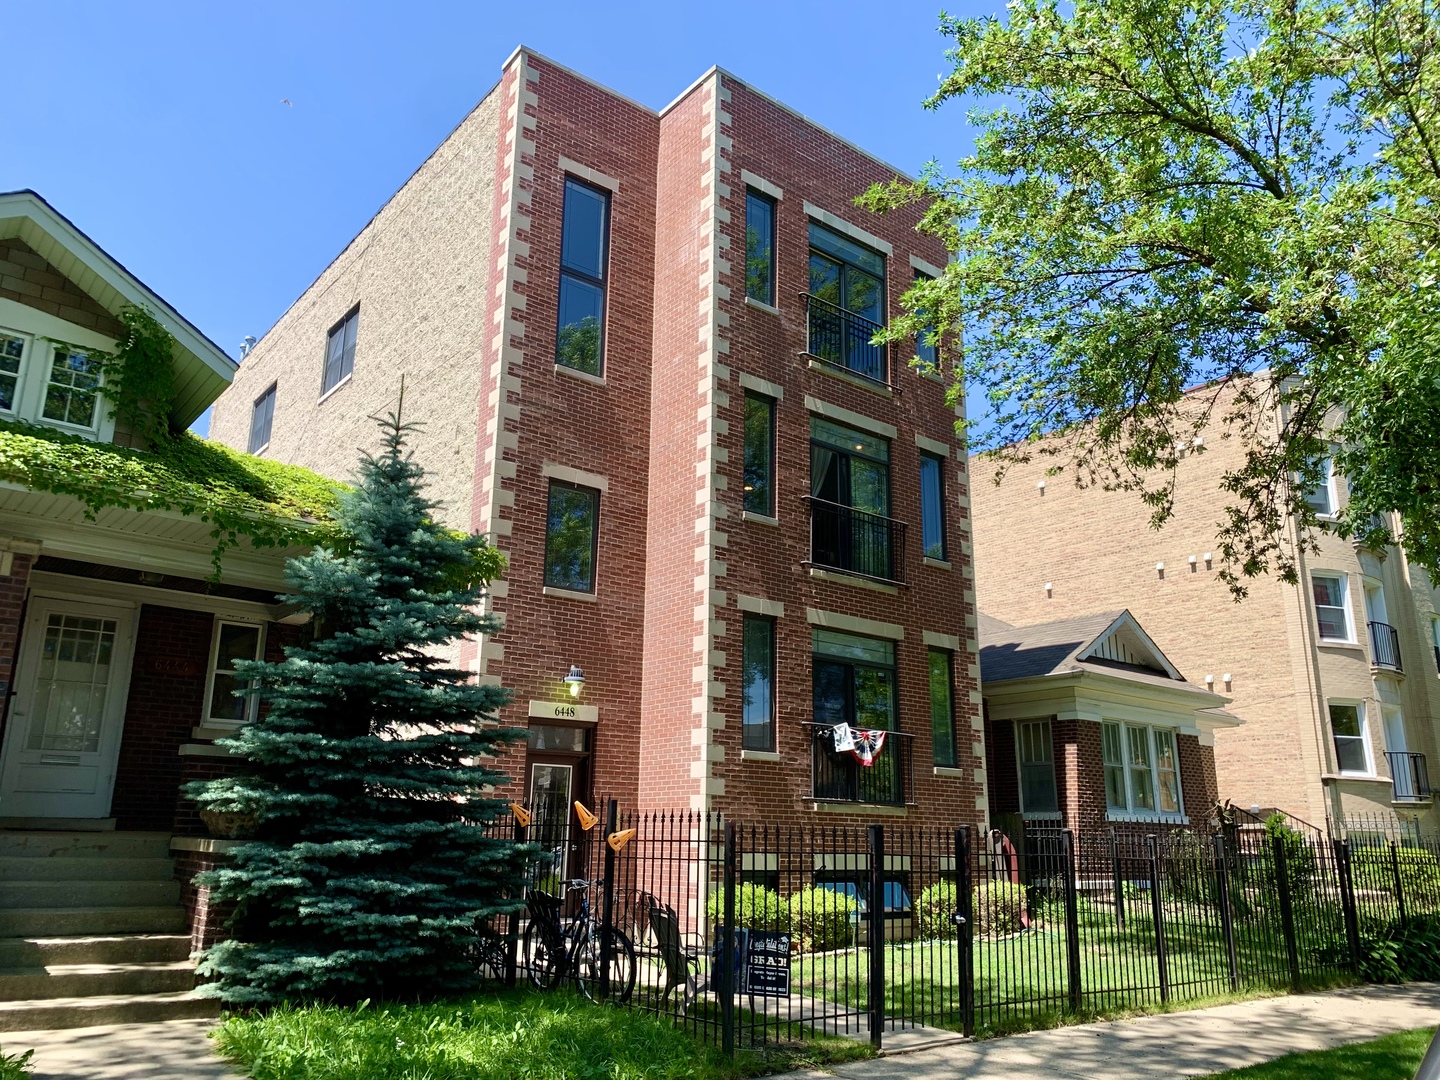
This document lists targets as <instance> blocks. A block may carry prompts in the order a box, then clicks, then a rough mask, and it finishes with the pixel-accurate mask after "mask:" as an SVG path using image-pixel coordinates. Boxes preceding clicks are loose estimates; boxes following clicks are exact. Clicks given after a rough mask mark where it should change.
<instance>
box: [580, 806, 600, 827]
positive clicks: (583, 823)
mask: <svg viewBox="0 0 1440 1080" xmlns="http://www.w3.org/2000/svg"><path fill="white" fill-rule="evenodd" d="M575 816H576V817H578V818H579V819H580V828H581V829H583V830H584V831H585V832H589V831H590V830H591V829H593V828H594V827H595V823H596V822H597V821H599V820H600V819H599V818H598V817H596V816H595V815H594V814H592V813H591V812H590V811H589V810H587V809H585V804H584V803H582V802H581V801H580V800H579V799H576V800H575Z"/></svg>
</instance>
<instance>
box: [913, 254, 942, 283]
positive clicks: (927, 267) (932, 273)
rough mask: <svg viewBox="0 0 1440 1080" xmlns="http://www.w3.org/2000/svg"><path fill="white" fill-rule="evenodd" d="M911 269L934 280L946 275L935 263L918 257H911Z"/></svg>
mask: <svg viewBox="0 0 1440 1080" xmlns="http://www.w3.org/2000/svg"><path fill="white" fill-rule="evenodd" d="M910 269H911V270H919V271H920V273H922V274H924V275H925V276H926V277H932V278H938V277H941V276H942V275H943V274H944V273H945V271H944V270H941V269H940V267H938V266H936V265H935V264H934V263H928V262H926V261H925V260H924V259H922V258H920V257H919V256H918V255H911V256H910Z"/></svg>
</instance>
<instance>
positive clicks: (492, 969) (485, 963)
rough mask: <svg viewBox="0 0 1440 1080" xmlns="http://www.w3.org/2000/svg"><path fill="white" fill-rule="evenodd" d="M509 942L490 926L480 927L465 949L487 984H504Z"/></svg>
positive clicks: (468, 957)
mask: <svg viewBox="0 0 1440 1080" xmlns="http://www.w3.org/2000/svg"><path fill="white" fill-rule="evenodd" d="M507 944H508V942H507V941H506V939H505V938H503V937H501V936H500V935H499V934H497V933H496V932H495V931H494V930H492V929H490V927H488V926H481V927H478V928H477V929H476V931H475V936H474V937H473V938H471V939H470V940H469V941H468V942H467V943H466V947H465V954H466V957H467V959H469V961H470V962H471V964H473V965H474V967H475V970H476V972H478V973H479V975H480V978H481V979H483V980H485V981H486V982H504V981H505V968H506V961H507V957H508V949H507V948H506V946H507Z"/></svg>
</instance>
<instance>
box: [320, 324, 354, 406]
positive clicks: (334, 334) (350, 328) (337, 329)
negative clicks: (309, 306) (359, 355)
mask: <svg viewBox="0 0 1440 1080" xmlns="http://www.w3.org/2000/svg"><path fill="white" fill-rule="evenodd" d="M359 332H360V309H359V308H356V309H355V310H354V311H352V312H350V314H348V315H346V316H345V318H343V319H341V320H340V321H339V322H338V323H336V324H335V326H333V327H332V328H331V329H330V333H329V335H328V336H327V338H326V339H325V375H324V380H323V383H322V385H321V388H320V390H321V393H328V392H329V391H331V390H334V389H335V387H337V386H339V385H340V384H341V383H342V382H344V381H345V380H346V379H347V378H349V376H350V373H351V372H352V371H354V370H355V339H356V338H357V337H358V335H359Z"/></svg>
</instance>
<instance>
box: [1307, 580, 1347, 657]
mask: <svg viewBox="0 0 1440 1080" xmlns="http://www.w3.org/2000/svg"><path fill="white" fill-rule="evenodd" d="M1310 581H1311V586H1312V588H1313V589H1314V595H1315V622H1316V623H1317V625H1318V626H1319V630H1320V637H1321V639H1322V640H1325V641H1351V640H1353V638H1352V637H1351V634H1350V604H1349V603H1348V601H1347V599H1346V594H1347V591H1348V589H1347V586H1346V579H1345V575H1344V574H1314V575H1312V576H1311V579H1310Z"/></svg>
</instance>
